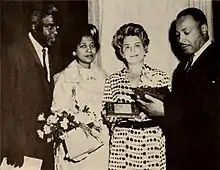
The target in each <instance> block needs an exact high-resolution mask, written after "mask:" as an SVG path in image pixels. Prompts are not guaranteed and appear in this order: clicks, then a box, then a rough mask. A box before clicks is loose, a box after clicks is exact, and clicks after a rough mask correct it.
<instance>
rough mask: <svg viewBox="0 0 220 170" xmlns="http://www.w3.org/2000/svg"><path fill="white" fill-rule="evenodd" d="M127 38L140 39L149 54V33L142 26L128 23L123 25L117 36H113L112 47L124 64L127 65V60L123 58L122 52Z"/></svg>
mask: <svg viewBox="0 0 220 170" xmlns="http://www.w3.org/2000/svg"><path fill="white" fill-rule="evenodd" d="M126 36H137V37H139V38H140V40H141V42H142V44H143V46H144V49H145V52H147V47H148V45H149V43H150V40H149V38H148V35H147V32H146V31H145V30H144V28H143V27H142V26H141V25H139V24H134V23H128V24H124V25H122V26H121V27H120V28H119V29H118V30H117V32H116V34H115V35H114V36H113V40H112V46H113V48H114V50H115V54H116V56H117V58H118V59H119V60H121V61H122V62H124V63H125V64H126V63H127V61H125V59H124V58H123V57H122V55H121V52H122V45H123V41H124V38H125V37H126Z"/></svg>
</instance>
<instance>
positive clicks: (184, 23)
mask: <svg viewBox="0 0 220 170" xmlns="http://www.w3.org/2000/svg"><path fill="white" fill-rule="evenodd" d="M196 25H197V22H196V21H195V20H194V18H193V17H192V16H191V15H186V16H182V17H180V18H178V19H177V20H176V29H177V30H179V29H184V28H188V27H192V26H196Z"/></svg>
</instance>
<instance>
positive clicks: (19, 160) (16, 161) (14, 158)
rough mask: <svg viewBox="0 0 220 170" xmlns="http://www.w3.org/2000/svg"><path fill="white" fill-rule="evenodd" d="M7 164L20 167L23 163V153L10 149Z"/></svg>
mask: <svg viewBox="0 0 220 170" xmlns="http://www.w3.org/2000/svg"><path fill="white" fill-rule="evenodd" d="M7 164H8V165H11V166H14V167H15V168H16V167H21V166H22V165H23V164H24V155H23V154H22V153H21V152H19V151H17V152H16V151H15V150H13V151H11V153H9V155H8V156H7Z"/></svg>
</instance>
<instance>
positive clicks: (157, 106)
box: [136, 94, 164, 116]
mask: <svg viewBox="0 0 220 170" xmlns="http://www.w3.org/2000/svg"><path fill="white" fill-rule="evenodd" d="M144 97H145V98H146V99H147V100H150V101H151V102H145V101H143V100H140V99H138V100H136V101H137V103H138V104H139V106H140V107H141V108H142V109H143V111H144V113H145V114H147V115H149V116H164V106H163V102H162V101H160V100H158V99H156V98H154V97H152V96H150V95H147V94H145V96H144Z"/></svg>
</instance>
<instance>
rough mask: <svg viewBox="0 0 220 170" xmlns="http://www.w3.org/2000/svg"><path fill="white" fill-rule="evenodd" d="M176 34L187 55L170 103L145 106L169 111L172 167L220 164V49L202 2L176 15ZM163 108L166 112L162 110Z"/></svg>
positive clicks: (210, 169) (201, 168) (213, 168)
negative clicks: (198, 7) (212, 37)
mask: <svg viewBox="0 0 220 170" xmlns="http://www.w3.org/2000/svg"><path fill="white" fill-rule="evenodd" d="M175 22H176V25H175V26H176V30H175V31H176V38H177V43H178V45H179V46H180V49H181V52H182V53H183V54H184V56H185V58H184V59H183V60H181V61H180V63H179V65H178V66H177V68H176V70H175V71H174V73H173V82H172V92H171V93H170V94H168V95H167V96H166V98H165V101H164V103H162V102H161V101H159V100H156V99H154V98H152V97H151V96H147V95H146V96H145V97H146V98H148V99H150V100H152V102H151V103H144V102H143V105H144V106H143V107H145V109H146V110H147V111H148V112H150V114H157V115H160V114H161V113H165V121H164V122H163V123H164V125H165V135H166V140H167V169H168V170H196V169H198V170H218V169H220V167H219V162H220V140H219V139H220V53H219V49H218V48H217V47H216V45H215V43H214V42H211V40H210V39H209V35H208V26H207V19H206V17H205V15H204V13H203V12H202V11H201V10H199V9H197V8H188V9H185V10H183V11H181V12H180V13H179V14H178V15H177V18H176V21H175ZM159 113H160V114H159Z"/></svg>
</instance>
